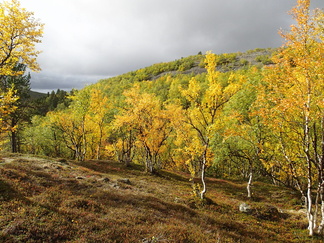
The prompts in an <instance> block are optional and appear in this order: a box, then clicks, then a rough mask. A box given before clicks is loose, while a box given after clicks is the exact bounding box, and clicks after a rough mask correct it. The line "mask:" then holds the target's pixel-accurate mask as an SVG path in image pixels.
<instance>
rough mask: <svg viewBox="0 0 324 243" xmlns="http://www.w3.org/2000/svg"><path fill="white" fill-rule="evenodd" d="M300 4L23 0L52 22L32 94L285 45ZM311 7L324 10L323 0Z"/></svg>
mask: <svg viewBox="0 0 324 243" xmlns="http://www.w3.org/2000/svg"><path fill="white" fill-rule="evenodd" d="M296 2H297V1H296V0H20V3H21V6H22V7H24V8H26V9H27V10H28V11H32V12H34V14H35V15H34V16H35V18H37V19H39V20H40V22H42V23H44V24H45V29H44V37H43V39H42V44H39V45H38V49H39V50H42V51H43V53H42V54H40V56H39V57H38V62H39V64H40V65H41V68H42V71H41V72H40V73H31V76H32V81H31V83H32V89H33V90H36V91H43V92H47V91H51V90H57V89H64V90H71V89H72V88H77V89H81V88H82V87H84V86H85V85H87V84H91V83H94V82H96V81H98V80H99V79H102V78H109V77H112V76H116V75H119V74H123V73H126V72H129V71H133V70H137V69H139V68H143V67H146V66H150V65H152V64H154V63H159V62H167V61H173V60H175V59H180V58H181V57H186V56H189V55H195V54H197V53H198V52H199V51H201V52H203V53H205V52H206V51H208V50H212V51H213V52H215V53H218V54H219V53H225V52H226V53H231V52H237V51H241V52H243V51H246V50H250V49H255V48H267V47H279V46H281V45H282V43H283V42H282V39H281V38H280V36H279V35H278V30H279V29H281V28H282V29H286V30H288V29H289V26H290V24H292V23H293V21H292V19H291V16H290V15H288V11H289V10H290V9H291V8H292V7H293V6H294V5H296ZM312 2H313V3H312V7H313V8H314V7H316V8H324V1H323V0H313V1H312Z"/></svg>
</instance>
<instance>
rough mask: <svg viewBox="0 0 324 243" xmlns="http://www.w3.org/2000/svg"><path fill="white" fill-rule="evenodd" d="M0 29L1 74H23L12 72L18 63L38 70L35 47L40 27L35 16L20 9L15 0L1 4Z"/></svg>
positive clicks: (41, 28)
mask: <svg viewBox="0 0 324 243" xmlns="http://www.w3.org/2000/svg"><path fill="white" fill-rule="evenodd" d="M0 29H1V35H0V75H6V76H8V75H10V76H14V75H17V74H22V73H23V72H22V71H20V70H15V69H14V67H15V66H16V64H17V63H21V64H25V65H26V66H27V67H28V68H29V69H31V70H33V71H39V70H40V67H39V65H38V63H37V62H36V58H37V56H38V54H39V53H40V51H37V50H36V44H37V43H40V42H41V39H40V38H41V37H42V34H43V24H42V23H40V22H39V21H38V20H36V19H35V18H34V14H33V13H32V12H28V11H27V10H26V9H25V8H22V7H21V6H20V3H19V1H17V0H12V1H5V2H2V3H0Z"/></svg>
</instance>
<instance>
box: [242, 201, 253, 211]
mask: <svg viewBox="0 0 324 243" xmlns="http://www.w3.org/2000/svg"><path fill="white" fill-rule="evenodd" d="M239 210H240V212H242V213H252V209H251V206H250V205H248V204H246V203H241V204H240V206H239Z"/></svg>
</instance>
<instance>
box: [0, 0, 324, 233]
mask: <svg viewBox="0 0 324 243" xmlns="http://www.w3.org/2000/svg"><path fill="white" fill-rule="evenodd" d="M309 6H310V1H309V0H297V5H296V7H294V8H293V9H292V11H291V14H292V16H293V18H294V19H295V20H296V24H295V25H292V26H291V30H290V31H289V32H283V33H281V35H282V37H283V38H284V40H285V45H284V46H283V47H281V48H278V49H276V50H271V49H256V50H254V51H249V52H246V53H232V54H221V55H216V54H213V53H211V52H208V53H206V54H205V55H203V54H201V53H199V54H198V55H194V56H189V57H186V58H181V59H179V60H175V61H173V62H168V63H159V64H154V65H152V66H150V67H146V68H143V69H140V70H137V71H132V72H129V73H126V74H123V75H120V76H117V77H114V78H110V79H105V80H100V81H99V82H98V83H96V84H93V85H90V86H87V87H85V88H84V89H82V90H79V91H77V90H74V91H73V92H71V93H69V94H68V98H67V97H66V95H67V94H66V93H64V92H62V91H58V92H57V93H56V94H55V92H53V93H51V94H49V95H48V97H47V98H43V102H44V103H45V104H47V106H46V107H45V108H44V109H42V110H39V112H38V114H37V115H35V116H33V118H32V119H31V121H30V122H29V123H28V124H25V125H24V129H22V130H21V131H20V134H21V139H20V143H19V149H20V151H22V152H25V153H35V154H41V155H46V156H51V157H62V158H66V159H72V160H77V161H81V162H83V161H88V160H92V159H96V160H108V159H110V160H111V159H113V160H115V161H119V162H120V163H122V164H124V165H125V166H130V165H134V164H137V165H143V170H144V171H145V172H147V173H150V174H159V173H161V171H163V169H168V170H174V171H181V172H185V173H189V174H190V181H191V186H192V189H191V191H192V195H193V196H194V198H197V202H199V203H206V202H207V201H208V198H210V197H211V196H210V193H209V185H208V183H209V181H207V180H206V176H209V177H215V178H230V179H239V180H244V181H246V195H247V197H248V198H252V200H253V198H256V197H257V195H256V193H255V191H256V190H257V189H255V188H254V189H252V188H253V187H252V184H253V183H254V181H255V180H267V181H268V182H272V183H274V184H276V185H283V186H287V187H290V188H292V189H294V190H297V191H298V192H299V193H300V197H301V198H302V200H301V203H304V206H305V209H306V219H307V222H308V230H309V234H310V235H314V234H323V228H324V173H323V170H324V169H323V168H324V154H323V152H324V119H323V117H324V116H323V115H324V114H323V108H324V107H323V100H324V97H323V96H324V90H323V89H324V86H323V84H322V78H323V72H324V70H323V67H322V66H323V65H321V63H323V57H324V53H323V38H324V36H323V33H324V29H323V28H324V27H323V26H324V24H323V23H324V14H323V11H321V10H316V11H314V12H311V11H310V9H309ZM0 68H1V66H0ZM20 75H21V74H20ZM9 76H10V75H9ZM10 92H14V90H10V89H9V91H8V92H7V93H6V94H7V96H4V98H3V99H2V102H4V103H5V104H8V105H3V106H2V107H4V108H5V109H4V111H3V113H4V114H5V115H6V116H7V115H9V113H10V114H11V115H14V114H15V110H16V109H18V108H17V107H15V106H12V105H11V104H12V103H14V102H15V99H14V98H15V97H13V95H12V93H10ZM6 107H8V108H6ZM4 129H5V127H4ZM10 129H11V132H15V130H13V129H15V128H14V127H11V128H10ZM86 163H87V162H84V164H86ZM206 196H207V199H206ZM199 203H198V204H199Z"/></svg>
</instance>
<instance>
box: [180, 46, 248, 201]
mask: <svg viewBox="0 0 324 243" xmlns="http://www.w3.org/2000/svg"><path fill="white" fill-rule="evenodd" d="M205 62H206V69H207V76H206V79H207V89H205V90H204V89H203V88H202V87H201V86H200V84H199V83H198V82H197V80H196V79H195V78H192V79H191V80H190V82H189V86H188V88H187V89H184V90H182V95H183V96H184V97H185V98H186V99H187V101H188V102H189V104H190V106H189V107H188V109H186V111H185V122H186V124H188V125H189V126H190V128H191V129H192V131H193V136H194V139H193V141H194V142H192V143H191V144H190V145H188V146H189V147H188V148H187V149H188V150H195V151H196V152H195V153H198V154H199V172H200V179H201V184H202V188H201V191H200V193H199V194H200V198H201V199H203V198H204V195H205V193H206V191H207V187H206V182H205V172H206V168H207V166H208V164H210V161H209V160H210V158H211V157H212V151H211V150H210V145H211V140H212V138H213V136H214V133H215V132H216V131H217V130H218V129H219V128H220V127H221V126H222V123H223V121H222V118H223V116H222V109H223V107H224V105H225V104H226V103H227V102H228V101H229V100H230V99H231V97H232V96H233V95H234V94H236V92H237V91H238V90H239V89H240V86H241V83H242V82H243V80H244V78H243V76H240V75H238V76H235V75H234V74H231V75H230V76H229V78H228V79H227V80H226V82H222V80H221V79H220V73H219V72H218V71H217V70H216V64H217V56H216V55H215V54H213V53H210V52H208V53H207V54H206V60H205ZM189 134H190V133H189Z"/></svg>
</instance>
